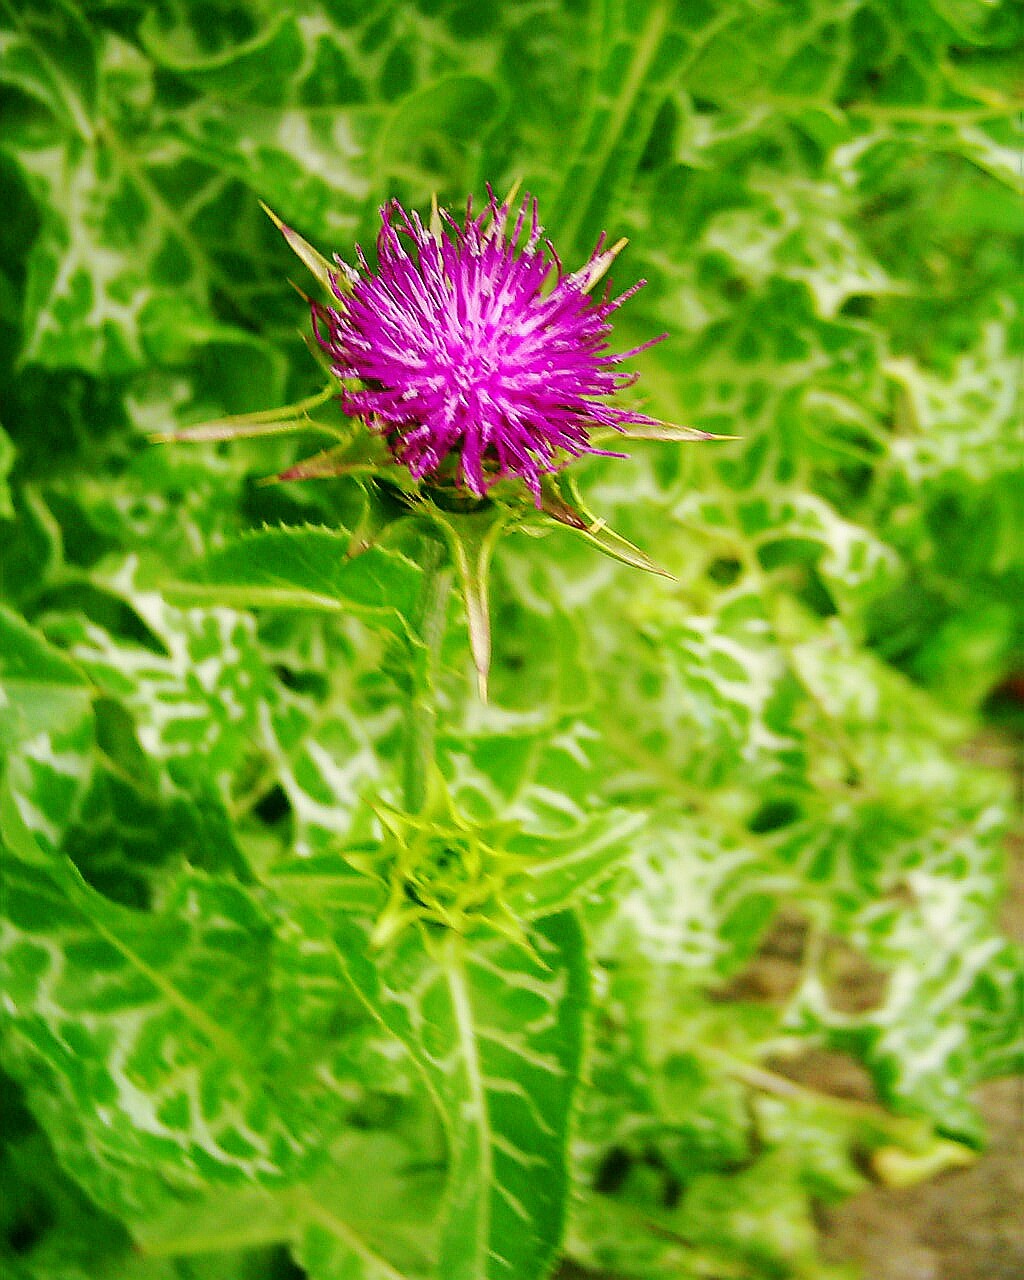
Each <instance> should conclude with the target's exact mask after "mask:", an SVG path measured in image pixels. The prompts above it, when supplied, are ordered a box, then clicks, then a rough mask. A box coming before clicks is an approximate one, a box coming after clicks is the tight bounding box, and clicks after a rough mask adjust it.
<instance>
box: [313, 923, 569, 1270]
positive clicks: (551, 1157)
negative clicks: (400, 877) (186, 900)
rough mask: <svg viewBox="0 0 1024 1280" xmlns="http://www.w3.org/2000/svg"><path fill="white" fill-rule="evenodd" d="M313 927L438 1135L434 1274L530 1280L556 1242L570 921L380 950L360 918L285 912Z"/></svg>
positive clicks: (414, 940) (412, 939) (565, 1115)
mask: <svg viewBox="0 0 1024 1280" xmlns="http://www.w3.org/2000/svg"><path fill="white" fill-rule="evenodd" d="M297 910H298V911H299V912H300V913H301V919H302V921H303V922H304V923H305V925H306V929H307V932H308V933H309V934H310V935H312V936H315V935H316V933H318V932H320V933H322V932H323V930H324V927H325V926H326V928H327V930H328V932H329V934H330V936H331V937H332V938H333V941H334V946H335V955H336V957H337V963H338V966H339V969H340V970H341V971H342V972H343V973H344V974H345V976H346V977H347V979H348V981H349V982H350V983H351V984H352V985H353V987H354V988H355V990H356V991H357V992H358V994H359V996H360V998H361V999H362V1000H363V1002H364V1003H365V1005H366V1007H367V1008H368V1009H369V1010H370V1011H371V1012H372V1013H373V1014H374V1015H375V1016H376V1017H377V1018H379V1019H380V1021H381V1022H382V1023H383V1025H384V1026H386V1027H387V1028H388V1029H389V1030H390V1031H391V1032H392V1033H393V1034H394V1035H396V1036H397V1037H398V1038H399V1039H400V1040H401V1041H402V1043H403V1044H404V1045H405V1046H406V1048H407V1049H408V1050H409V1051H410V1053H411V1054H412V1055H413V1058H414V1059H415V1061H416V1063H417V1064H418V1066H419V1067H420V1069H421V1071H422V1072H423V1075H424V1077H425V1078H426V1081H427V1084H428V1085H429V1087H430V1089H431V1092H432V1094H433V1095H434V1098H435V1100H436V1102H437V1104H438V1107H439V1109H440V1112H441V1116H442V1119H443V1121H444V1125H445V1130H446V1133H447V1137H448V1144H449V1173H448V1190H447V1194H446V1199H445V1206H444V1212H443V1220H442V1227H441V1248H440V1260H439V1264H438V1271H437V1274H438V1275H443V1276H445V1277H446V1280H499V1278H501V1277H507V1276H515V1277H517V1278H518V1277H523V1278H524V1280H525V1278H526V1277H540V1276H542V1275H544V1274H546V1268H547V1267H548V1265H549V1264H550V1260H551V1258H552V1255H553V1253H554V1250H555V1249H556V1247H557V1245H558V1243H559V1240H560V1238H561V1234H562V1230H563V1225H564V1214H565V1207H566V1198H567V1193H568V1170H567V1163H566V1162H567V1153H566V1144H567V1140H568V1128H569V1118H570V1111H571V1106H572V1100H573V1093H574V1089H575V1083H576V1080H577V1077H578V1072H579V1067H580V1054H581V1052H582V1042H583V1018H584V1013H585V1007H586V1003H587V973H586V966H585V962H584V952H583V939H582V936H581V934H580V929H579V925H578V924H577V922H576V919H575V918H574V917H573V916H572V915H571V914H569V913H567V912H563V913H562V914H560V915H557V916H549V917H548V918H547V919H546V920H544V921H543V922H541V924H540V925H538V926H537V928H536V930H535V931H534V932H532V933H531V934H530V935H529V945H522V946H514V945H512V944H511V943H509V942H508V941H507V939H505V938H502V937H498V936H490V937H489V936H487V935H486V934H484V935H481V936H474V937H473V939H472V943H471V944H470V943H469V942H468V940H467V939H466V938H463V937H460V936H458V935H456V934H454V933H451V932H448V933H446V934H444V935H443V936H442V935H439V934H437V933H431V934H430V935H429V940H428V935H427V934H426V932H425V931H424V932H419V931H413V930H406V931H405V932H403V933H402V934H400V935H399V936H398V937H397V938H396V939H395V940H394V942H393V943H392V944H390V945H389V946H388V947H386V948H381V949H379V950H378V949H375V948H374V947H373V946H372V945H371V943H370V933H371V930H372V921H367V920H361V921H360V920H357V919H354V918H353V917H352V916H351V915H350V914H349V913H347V912H338V913H337V914H334V915H328V914H323V915H321V914H320V913H318V912H317V910H316V908H313V907H306V906H305V905H304V904H303V905H301V906H299V907H297Z"/></svg>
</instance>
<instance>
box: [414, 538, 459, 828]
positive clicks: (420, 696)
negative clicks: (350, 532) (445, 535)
mask: <svg viewBox="0 0 1024 1280" xmlns="http://www.w3.org/2000/svg"><path fill="white" fill-rule="evenodd" d="M446 559H447V557H446V552H445V547H444V545H443V543H441V542H439V541H437V540H436V539H434V538H431V539H429V541H427V542H426V543H425V546H424V554H423V560H422V566H423V591H422V594H421V596H420V613H419V619H418V629H419V634H420V639H421V640H422V642H423V645H424V647H425V649H426V651H427V661H426V663H425V665H424V666H423V667H417V668H416V669H415V674H414V676H413V680H412V687H411V691H410V692H411V697H410V700H409V706H408V709H407V711H406V725H405V777H404V779H403V792H404V796H405V807H406V809H407V810H408V811H409V813H419V812H420V810H422V809H423V807H424V805H425V804H426V802H427V795H428V792H429V784H430V775H431V772H432V771H433V769H434V767H435V766H434V743H435V738H436V736H437V700H436V697H435V693H434V690H435V686H436V683H437V675H438V670H439V668H440V660H441V645H442V643H443V642H444V632H445V621H446V619H447V613H448V592H449V589H450V588H451V584H452V571H451V569H450V568H449V567H448V566H447V564H446Z"/></svg>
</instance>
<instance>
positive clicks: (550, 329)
mask: <svg viewBox="0 0 1024 1280" xmlns="http://www.w3.org/2000/svg"><path fill="white" fill-rule="evenodd" d="M488 196H489V200H488V204H487V207H486V209H485V210H484V212H483V213H482V214H481V215H479V216H478V217H473V213H472V203H471V202H470V204H469V205H467V209H466V217H465V220H464V221H463V222H462V224H461V225H460V224H459V223H457V222H456V221H455V220H454V219H453V218H452V217H451V216H450V215H449V214H448V213H446V212H444V211H441V213H440V215H439V217H437V218H436V219H435V220H434V221H433V222H432V224H431V228H430V229H429V230H428V229H427V228H425V227H424V226H423V223H422V222H421V220H420V218H419V216H418V215H417V214H416V213H411V214H409V213H406V211H405V210H404V209H403V208H402V206H401V205H400V204H399V203H398V201H397V200H392V201H391V202H390V203H389V204H387V205H385V206H384V208H383V209H382V210H381V221H382V224H383V225H382V227H381V230H380V233H379V235H378V237H377V259H378V270H377V273H376V274H374V273H373V271H372V270H371V268H370V266H369V264H368V263H367V261H366V257H365V255H364V254H363V252H362V250H361V249H360V250H359V251H358V254H359V262H360V265H361V267H362V269H363V274H357V273H356V272H348V273H346V274H339V275H336V276H333V277H332V286H333V290H334V293H335V295H336V296H337V298H338V303H339V305H338V306H337V307H327V306H322V305H320V304H319V303H314V304H313V327H314V331H315V333H316V336H317V339H318V340H319V342H320V343H321V345H322V346H323V348H324V350H325V351H326V352H327V353H328V354H329V356H330V358H331V363H332V370H333V372H334V374H335V375H336V376H337V377H338V378H340V379H342V380H344V381H346V382H348V383H355V386H347V387H346V388H345V390H344V391H343V392H342V405H343V407H344V409H345V411H346V413H350V414H353V415H357V416H360V417H362V418H364V419H366V421H367V422H368V423H370V424H371V425H373V426H375V427H376V428H377V429H379V430H380V431H381V432H382V433H383V434H384V435H385V436H386V438H387V440H388V443H389V446H390V448H391V451H392V453H393V455H394V456H395V457H396V458H397V459H398V460H399V461H401V462H403V463H404V464H405V465H406V466H407V467H408V468H409V470H410V471H411V472H412V474H413V475H414V476H415V477H417V479H418V478H420V477H422V476H425V475H429V474H432V473H433V472H436V471H437V470H438V468H440V467H441V465H442V463H443V462H444V460H445V459H446V458H447V457H448V455H449V454H453V453H457V454H458V457H459V465H460V470H461V476H462V479H463V481H464V483H465V484H466V486H467V487H468V488H469V489H470V490H471V492H473V493H474V494H476V495H477V496H478V497H482V496H483V495H484V494H485V493H486V491H487V489H488V487H489V486H490V485H492V484H493V483H495V482H496V481H497V480H500V479H502V478H503V477H506V476H519V477H521V478H522V479H523V480H524V481H525V482H526V484H527V485H528V486H529V488H530V490H531V491H532V492H533V494H534V496H535V498H536V501H537V505H538V506H539V505H540V491H541V490H540V478H541V475H542V474H543V473H545V472H551V471H555V470H557V469H558V468H559V467H560V466H562V465H564V463H565V462H566V461H567V460H568V459H569V458H577V457H579V456H580V455H581V454H584V453H595V454H605V455H606V456H611V457H622V456H623V455H622V454H608V453H607V451H606V450H602V449H595V448H594V447H593V446H592V445H591V443H590V431H591V430H592V429H593V428H595V427H613V428H615V429H616V430H617V431H622V430H624V428H626V427H627V426H629V425H630V424H638V425H646V426H650V425H656V422H655V420H654V419H652V418H648V417H647V416H646V415H644V414H640V413H635V412H633V411H631V410H628V409H623V408H619V407H617V406H615V405H612V404H608V403H606V400H605V397H608V396H610V395H612V394H613V393H614V392H616V391H618V390H619V389H620V388H622V387H624V386H628V385H630V384H631V383H633V382H635V381H636V378H637V377H638V375H637V374H628V373H623V372H619V371H617V366H618V365H620V364H621V363H622V362H623V361H624V360H626V359H627V358H629V357H630V356H634V355H636V354H637V353H638V352H640V351H643V350H645V349H646V348H647V347H649V346H651V345H653V343H655V342H660V341H661V339H662V338H664V337H665V336H666V335H664V334H661V335H660V336H659V337H657V338H653V339H651V341H650V342H646V343H644V344H643V345H642V346H639V347H636V348H634V349H633V350H632V351H627V352H624V353H622V354H621V355H617V354H614V353H611V352H609V351H608V348H607V343H606V341H605V339H606V338H607V336H608V334H609V333H610V332H611V324H610V323H609V316H610V315H611V314H612V312H614V311H615V310H617V309H618V308H619V307H620V306H621V305H622V304H623V302H625V301H626V299H627V298H630V297H632V295H633V294H634V293H635V292H636V291H637V290H638V289H639V288H640V287H641V286H642V285H643V284H644V283H645V282H644V281H642V280H641V281H638V282H637V283H636V284H635V285H633V287H632V288H631V289H628V290H627V291H626V292H625V293H623V294H620V295H619V296H618V297H617V298H610V297H609V294H608V291H607V290H606V291H605V293H604V296H603V297H602V298H601V299H600V300H599V301H594V300H593V299H592V298H591V297H590V296H589V291H590V290H591V289H592V288H593V286H594V285H595V284H596V283H597V282H598V281H599V280H600V279H601V277H602V276H603V275H604V274H605V272H606V271H607V270H608V268H609V267H610V266H611V263H612V261H613V260H614V258H615V256H616V254H617V253H618V252H619V250H620V249H621V248H622V247H623V245H624V244H625V241H624V240H622V241H619V242H618V243H617V244H616V245H613V246H612V247H610V248H605V237H604V235H602V236H601V238H600V240H599V241H598V243H597V246H596V248H595V249H594V252H593V253H592V254H591V256H590V259H589V260H588V261H587V263H586V264H585V265H584V266H583V267H582V268H580V270H578V271H575V272H572V273H570V274H564V273H563V271H562V266H561V263H560V262H559V259H558V256H557V254H556V253H555V250H554V248H553V247H552V245H551V243H550V241H548V240H544V239H542V229H541V227H540V225H539V224H538V222H537V203H536V201H535V200H533V201H531V200H530V199H529V198H527V199H526V200H524V201H523V203H522V204H521V206H520V207H519V209H518V214H517V217H516V220H515V223H514V225H513V227H512V229H511V231H510V232H509V233H508V234H506V228H507V226H508V221H509V204H508V202H506V203H504V204H500V205H499V204H498V202H497V201H496V200H495V198H494V193H493V192H492V191H491V189H490V188H489V187H488ZM527 220H528V222H529V229H528V233H527V236H526V241H525V244H524V245H522V246H519V240H520V236H521V234H522V232H523V229H524V226H525V225H526V224H527ZM552 269H556V271H557V278H556V280H555V283H554V285H553V286H552V287H550V288H546V287H545V286H546V285H547V283H548V280H549V277H550V275H551V272H552Z"/></svg>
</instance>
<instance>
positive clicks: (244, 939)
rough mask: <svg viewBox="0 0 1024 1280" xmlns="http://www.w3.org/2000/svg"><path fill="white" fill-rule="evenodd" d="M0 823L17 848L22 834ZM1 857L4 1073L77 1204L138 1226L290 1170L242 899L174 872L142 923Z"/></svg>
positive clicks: (263, 928)
mask: <svg viewBox="0 0 1024 1280" xmlns="http://www.w3.org/2000/svg"><path fill="white" fill-rule="evenodd" d="M4 820H5V821H4V840H5V844H6V845H7V846H8V849H9V850H11V849H15V850H17V851H18V852H20V850H21V849H23V848H24V847H25V845H26V843H27V840H28V839H30V837H27V835H26V833H25V831H24V830H20V831H19V830H18V829H17V817H16V815H14V814H13V813H12V812H11V811H10V810H8V811H6V812H5V813H4ZM12 827H13V828H14V829H13V830H12ZM37 861H38V859H37ZM4 862H5V865H4V883H5V901H6V909H7V920H6V922H5V926H4V930H3V934H2V954H0V969H2V974H3V987H4V990H5V991H6V992H7V993H8V996H9V1004H8V1009H7V1015H6V1042H5V1043H6V1048H5V1063H6V1066H7V1068H8V1069H9V1070H10V1071H11V1072H12V1073H13V1074H14V1075H15V1076H17V1077H18V1078H19V1079H20V1080H21V1081H22V1083H23V1085H24V1086H25V1088H26V1091H27V1093H28V1096H29V1099H30V1101H31V1103H32V1106H33V1110H34V1111H35V1113H36V1115H37V1116H38V1117H39V1119H40V1121H41V1123H42V1124H43V1126H44V1128H45V1129H46V1130H47V1132H48V1134H49V1136H50V1138H51V1140H52V1141H53V1142H54V1144H55V1146H56V1148H57V1150H58V1151H59V1152H61V1153H63V1155H64V1158H65V1159H66V1160H68V1161H69V1162H70V1163H71V1164H73V1166H74V1168H75V1172H76V1177H77V1178H78V1179H79V1180H80V1181H81V1182H82V1184H83V1185H84V1186H86V1187H87V1188H88V1190H89V1192H90V1194H91V1195H92V1196H93V1198H94V1199H95V1200H96V1201H97V1202H98V1203H100V1204H101V1205H103V1206H104V1207H106V1208H107V1209H109V1210H110V1211H111V1212H114V1213H116V1214H118V1216H121V1217H122V1218H127V1219H128V1220H129V1221H140V1220H144V1219H145V1218H146V1217H147V1216H148V1215H149V1214H150V1213H152V1212H153V1211H154V1210H155V1209H157V1208H159V1207H160V1206H162V1205H163V1204H164V1203H165V1202H166V1198H167V1196H168V1193H169V1192H172V1193H173V1191H177V1192H178V1193H188V1192H191V1193H193V1194H194V1193H197V1192H201V1191H202V1190H204V1189H205V1188H206V1187H207V1186H208V1185H209V1184H210V1183H211V1182H212V1183H220V1184H228V1185H231V1184H237V1183H239V1182H266V1181H268V1180H269V1181H270V1182H273V1181H274V1180H275V1179H280V1178H281V1177H282V1176H284V1174H285V1173H286V1172H287V1171H289V1170H292V1169H293V1168H294V1167H295V1165H296V1163H297V1162H298V1161H300V1160H301V1155H302V1151H303V1146H304V1140H303V1138H302V1136H301V1135H300V1133H299V1132H298V1131H296V1130H295V1129H294V1128H293V1126H292V1125H291V1124H290V1122H289V1120H288V1118H287V1116H286V1114H285V1113H286V1112H287V1111H288V1110H289V1099H288V1097H287V1095H284V1094H282V1095H281V1096H279V1095H278V1090H277V1086H276V1084H275V1078H276V1074H277V1073H276V1072H275V1073H271V1072H270V1071H269V1070H268V1065H269V1064H268V1063H267V1060H266V1056H265V1047H266V1044H267V1028H268V1020H269V1019H270V1018H272V1005H271V1000H270V992H269V982H268V974H269V960H270V946H271V935H270V930H269V924H268V922H267V920H266V918H265V917H263V916H262V914H261V912H260V910H259V908H258V907H257V906H256V905H255V904H254V903H253V901H252V900H251V899H250V897H249V896H248V895H247V894H246V893H245V891H244V890H242V889H240V888H239V887H237V886H234V885H230V884H216V883H214V882H213V881H210V880H208V879H205V878H203V877H199V876H184V877H182V878H181V880H180V881H179V883H178V885H177V886H176V888H175V890H174V892H173V893H172V894H171V895H170V896H169V897H168V899H167V901H166V903H165V904H164V909H163V911H162V912H161V913H160V914H158V915H153V914H149V913H143V912H135V911H129V910H127V909H125V908H123V907H120V906H118V905H117V904H115V903H111V902H110V901H109V900H108V899H106V898H104V897H102V896H101V895H100V894H98V893H96V892H95V890H93V889H91V888H90V887H89V886H88V885H86V884H85V883H84V882H83V881H82V880H81V879H80V877H79V876H78V874H77V872H76V871H75V870H74V868H73V867H71V865H70V863H67V862H66V861H60V862H57V863H55V864H54V865H53V867H52V869H50V870H47V871H43V870H41V869H40V868H38V867H37V866H30V865H28V864H27V863H26V862H25V861H23V860H22V859H21V858H20V857H16V856H15V853H13V852H11V853H8V854H7V855H6V856H5V859H4ZM69 1019H73V1020H74V1025H75V1026H76V1028H77V1031H76V1032H75V1035H74V1039H73V1041H72V1042H70V1043H69V1042H68V1041H67V1039H66V1036H65V1028H66V1027H67V1026H69V1025H70V1023H69V1021H68V1020H69ZM291 1101H292V1105H298V1106H299V1108H300V1110H301V1109H302V1104H301V1101H298V1100H296V1099H292V1100H291ZM307 1123H310V1124H313V1125H314V1129H315V1131H316V1133H317V1135H319V1133H320V1127H319V1125H318V1124H316V1123H315V1122H314V1119H313V1117H308V1119H307ZM301 1127H302V1123H301V1122H300V1124H299V1128H301ZM311 1139H313V1140H315V1141H319V1140H320V1139H319V1136H317V1137H316V1138H315V1139H314V1130H313V1129H311V1130H310V1131H309V1132H308V1133H307V1134H306V1140H311Z"/></svg>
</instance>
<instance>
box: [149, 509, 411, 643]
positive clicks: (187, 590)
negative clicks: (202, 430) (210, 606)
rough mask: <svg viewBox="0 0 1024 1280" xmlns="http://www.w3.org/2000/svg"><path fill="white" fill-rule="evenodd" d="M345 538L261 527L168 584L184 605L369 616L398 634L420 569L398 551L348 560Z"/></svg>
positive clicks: (336, 534)
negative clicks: (213, 605)
mask: <svg viewBox="0 0 1024 1280" xmlns="http://www.w3.org/2000/svg"><path fill="white" fill-rule="evenodd" d="M350 543H351V539H350V538H349V537H348V536H347V535H346V534H344V533H339V532H337V531H335V530H333V529H325V528H315V527H307V528H303V529H262V530H260V531H259V532H257V533H252V534H249V535H247V536H246V537H244V538H242V539H241V540H240V541H238V542H235V543H232V544H231V545H229V546H227V547H225V548H224V549H223V550H221V551H215V552H214V553H213V554H212V555H210V556H208V557H207V558H206V560H204V561H201V562H200V563H199V564H198V565H196V566H194V567H193V568H191V569H190V570H189V572H188V575H187V577H186V578H185V579H182V580H179V581H178V582H175V583H172V584H169V585H168V587H167V594H168V595H170V596H171V597H172V598H173V599H175V600H178V601H181V602H184V603H191V604H202V603H213V602H215V601H216V602H218V603H221V604H231V605H233V606H235V607H239V608H277V609H315V610H323V611H326V612H328V613H346V612H348V613H355V614H359V615H362V616H369V617H375V618H377V619H379V620H380V621H382V622H383V623H384V624H385V625H390V626H392V627H394V628H395V629H397V630H400V631H402V630H404V627H403V625H402V620H403V619H404V618H408V617H410V616H411V614H412V611H413V609H414V608H415V604H416V597H417V594H418V591H419V577H420V574H419V570H418V569H417V568H416V566H415V565H414V564H413V563H412V562H411V561H410V560H407V559H406V558H405V557H404V556H402V555H400V554H399V553H398V552H394V551H385V550H382V549H381V548H378V547H374V548H371V549H370V550H369V551H365V552H363V554H362V555H361V556H358V557H356V558H354V559H353V558H350V556H349V546H350Z"/></svg>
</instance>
